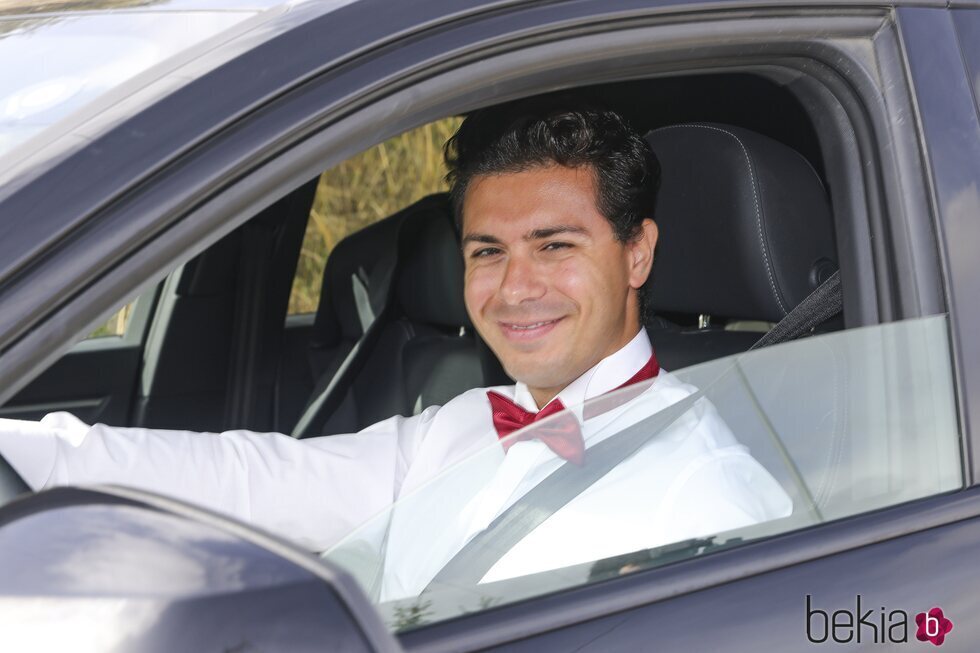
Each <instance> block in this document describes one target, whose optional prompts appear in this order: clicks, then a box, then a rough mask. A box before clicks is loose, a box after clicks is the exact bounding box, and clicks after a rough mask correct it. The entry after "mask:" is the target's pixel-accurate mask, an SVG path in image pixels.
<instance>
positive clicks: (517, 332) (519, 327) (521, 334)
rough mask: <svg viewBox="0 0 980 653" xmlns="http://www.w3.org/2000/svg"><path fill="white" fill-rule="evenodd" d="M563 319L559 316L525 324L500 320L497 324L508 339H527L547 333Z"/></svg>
mask: <svg viewBox="0 0 980 653" xmlns="http://www.w3.org/2000/svg"><path fill="white" fill-rule="evenodd" d="M563 319H564V318H560V317H559V318H556V319H554V320H541V321H539V322H528V323H525V324H514V323H508V322H500V323H499V324H500V326H501V329H502V330H503V332H504V335H505V336H506V337H507V338H508V339H510V340H520V341H527V340H532V339H534V338H539V337H541V336H544V335H545V334H547V333H549V332H550V331H551V330H552V329H553V328H554V327H555V325H556V324H558V323H559V322H561V321H562V320H563Z"/></svg>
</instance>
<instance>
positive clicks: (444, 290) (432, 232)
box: [396, 201, 471, 328]
mask: <svg viewBox="0 0 980 653" xmlns="http://www.w3.org/2000/svg"><path fill="white" fill-rule="evenodd" d="M405 228H406V229H408V228H411V233H408V234H406V236H407V238H404V239H403V240H402V244H401V248H402V249H401V252H400V254H399V259H400V261H399V274H398V286H397V289H396V293H397V295H396V298H397V300H398V302H399V304H400V305H401V309H402V311H403V313H404V314H405V315H406V316H407V317H409V318H410V319H412V320H414V321H417V322H423V323H426V324H435V325H439V326H446V327H453V328H456V327H461V326H465V327H467V328H470V327H471V324H470V319H469V317H468V316H467V314H466V305H465V304H464V302H463V256H462V253H461V252H460V248H459V240H458V239H457V237H456V229H455V226H454V223H453V217H452V211H451V210H450V207H449V203H448V201H447V202H446V205H445V210H444V211H443V212H441V213H440V214H439V215H435V214H434V212H433V214H431V215H429V216H427V219H425V220H413V221H412V223H411V224H409V223H406V225H405Z"/></svg>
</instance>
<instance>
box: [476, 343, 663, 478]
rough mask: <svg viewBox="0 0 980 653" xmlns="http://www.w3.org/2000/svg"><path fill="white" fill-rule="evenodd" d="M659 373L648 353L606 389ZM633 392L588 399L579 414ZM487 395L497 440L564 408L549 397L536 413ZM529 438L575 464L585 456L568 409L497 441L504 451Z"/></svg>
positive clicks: (620, 402)
mask: <svg viewBox="0 0 980 653" xmlns="http://www.w3.org/2000/svg"><path fill="white" fill-rule="evenodd" d="M659 373H660V365H658V364H657V358H656V356H653V355H651V356H650V360H648V361H647V362H646V364H645V365H644V366H643V367H641V368H640V369H639V371H638V372H637V373H636V374H634V375H633V376H632V377H630V379H629V380H628V381H627V382H626V383H624V384H622V385H620V386H618V387H616V388H613V390H610V392H613V391H615V390H619V389H621V388H625V387H627V386H630V385H633V384H634V383H639V382H640V381H646V380H647V379H652V378H653V377H655V376H657V374H659ZM637 394H639V392H637V393H623V395H615V396H611V397H608V398H607V399H605V400H604V399H601V398H600V399H598V400H596V401H593V402H590V403H589V404H588V405H587V406H586V408H585V412H584V415H583V417H584V418H585V419H591V418H593V417H596V416H598V415H601V414H602V413H605V412H607V411H609V410H612V409H613V408H616V407H618V406H621V405H623V404H625V403H626V402H628V401H630V400H631V399H633V398H634V397H636V395H637ZM487 398H488V399H489V400H490V408H491V410H492V415H493V427H494V428H495V429H496V430H497V437H499V438H501V439H503V438H505V437H507V436H508V435H510V434H511V433H513V432H514V431H517V430H518V429H522V428H524V427H525V426H527V425H528V424H532V423H534V422H537V421H538V420H542V419H544V418H546V417H550V416H552V415H555V414H557V413H561V412H562V411H564V410H565V405H564V404H562V403H561V400H560V399H557V398H556V399H553V400H551V401H550V402H549V403H548V405H547V406H545V407H544V408H542V409H541V410H539V411H538V412H537V413H532V412H531V411H528V410H524V409H523V408H521V407H520V406H518V405H517V404H515V403H514V402H513V401H511V400H510V399H508V398H507V397H505V396H503V395H502V394H499V393H497V392H494V391H492V390H488V391H487ZM531 439H536V440H541V441H542V442H544V443H545V444H546V445H547V446H548V448H549V449H551V450H552V451H553V452H555V454H556V455H558V456H561V457H562V458H564V459H565V460H568V461H570V462H573V463H575V464H576V465H581V464H582V460H583V459H584V456H585V441H584V440H583V439H582V432H581V431H580V430H579V427H578V421H577V420H576V419H575V415H574V414H572V413H571V412H565V413H564V414H563V415H562V416H561V417H558V418H556V419H553V420H550V421H549V422H548V424H547V425H546V426H542V427H540V428H537V429H534V430H533V431H531V432H528V433H523V434H521V435H518V436H517V437H516V438H511V439H509V440H504V441H503V442H501V444H502V445H503V447H504V452H506V451H507V450H508V449H509V448H510V446H511V445H512V444H514V443H515V442H520V441H521V440H531Z"/></svg>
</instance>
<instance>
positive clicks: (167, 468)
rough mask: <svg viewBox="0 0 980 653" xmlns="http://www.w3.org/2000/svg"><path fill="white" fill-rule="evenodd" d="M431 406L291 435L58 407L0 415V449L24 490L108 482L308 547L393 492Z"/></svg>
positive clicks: (321, 543)
mask: <svg viewBox="0 0 980 653" xmlns="http://www.w3.org/2000/svg"><path fill="white" fill-rule="evenodd" d="M436 410H437V409H435V408H433V409H429V410H428V411H426V412H424V413H422V414H421V415H418V416H415V417H411V418H403V417H393V418H391V419H388V420H385V421H383V422H379V423H378V424H375V425H373V426H371V427H369V428H367V429H364V430H363V431H361V432H360V433H357V434H351V435H335V436H328V437H322V438H310V439H308V440H296V439H294V438H291V437H289V436H286V435H282V434H279V433H254V432H251V431H244V430H238V431H226V432H224V433H194V432H190V431H171V430H154V429H144V428H115V427H109V426H105V425H103V424H96V425H95V426H91V427H90V426H88V425H86V424H84V423H82V422H81V421H79V420H77V419H76V418H74V417H72V416H71V415H69V414H67V413H53V414H51V415H48V416H46V417H45V418H44V419H42V420H41V421H40V422H26V421H20V420H7V419H0V454H3V456H4V458H6V459H7V461H8V462H9V463H10V464H11V465H12V466H13V467H14V468H15V469H16V470H17V471H18V473H20V474H21V476H23V477H24V479H25V481H27V483H28V485H30V486H31V488H32V489H35V490H41V489H45V488H49V487H53V486H57V485H86V484H94V483H114V484H119V485H128V486H131V487H137V488H140V489H145V490H150V491H154V492H158V493H160V494H165V495H168V496H172V497H176V498H179V499H183V500H186V501H188V502H191V503H196V504H199V505H202V506H205V507H208V508H211V509H213V510H216V511H218V512H221V513H224V514H228V515H231V516H233V517H236V518H238V519H241V520H243V521H247V522H251V523H254V524H256V525H257V526H260V527H262V528H265V529H267V530H269V531H271V532H274V533H276V534H278V535H281V536H284V537H287V538H290V539H293V540H295V541H297V542H298V543H299V544H301V545H302V546H304V547H307V548H309V549H311V550H314V551H319V550H323V549H326V548H327V547H328V546H330V545H331V544H333V543H334V542H336V541H337V540H338V539H339V538H341V537H342V536H344V535H345V534H347V533H348V532H349V531H351V530H353V529H354V528H355V527H357V526H358V525H360V524H361V523H363V522H364V521H365V520H367V519H368V518H369V517H371V516H372V515H374V514H375V513H377V512H379V511H380V510H382V509H384V508H385V507H386V506H388V505H389V504H390V503H391V502H392V501H393V500H394V498H395V496H396V494H397V492H398V488H399V487H400V484H401V480H402V479H403V478H404V475H405V473H406V471H407V469H408V465H409V464H410V462H411V460H412V458H413V457H414V453H415V451H417V448H418V445H419V443H420V442H421V439H422V437H424V434H425V431H426V430H427V428H428V424H429V423H430V422H431V419H432V417H433V416H434V414H435V412H436Z"/></svg>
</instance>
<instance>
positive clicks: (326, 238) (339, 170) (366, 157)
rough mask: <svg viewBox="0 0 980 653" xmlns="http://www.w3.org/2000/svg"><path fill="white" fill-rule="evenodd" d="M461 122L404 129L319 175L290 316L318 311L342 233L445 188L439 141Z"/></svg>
mask: <svg viewBox="0 0 980 653" xmlns="http://www.w3.org/2000/svg"><path fill="white" fill-rule="evenodd" d="M459 123H460V119H459V118H445V119H443V120H438V121H436V122H432V123H429V124H426V125H423V126H421V127H418V128H416V129H413V130H410V131H407V132H404V133H402V134H400V135H398V136H396V137H394V138H391V139H389V140H387V141H384V142H383V143H380V144H378V145H376V146H374V147H372V148H371V149H369V150H366V151H364V152H362V153H361V154H358V155H356V156H353V157H351V158H349V159H346V160H345V161H343V162H342V163H340V164H339V165H337V166H336V167H334V168H331V169H330V170H327V171H326V172H324V173H323V174H322V175H321V176H320V180H319V182H318V183H317V189H316V196H315V198H314V200H313V207H312V209H311V210H310V219H309V222H308V223H307V225H306V233H305V235H304V237H303V246H302V249H301V250H300V256H299V262H298V263H297V266H296V277H295V278H294V280H293V287H292V291H291V293H290V296H289V311H288V314H289V315H298V314H304V313H313V312H315V311H316V309H317V306H318V305H319V303H320V290H321V283H322V279H323V270H324V268H325V267H326V264H327V257H329V256H330V252H331V251H333V248H334V246H335V245H336V244H337V243H338V242H340V241H341V240H342V239H343V238H345V237H346V236H349V235H350V234H352V233H354V232H355V231H359V230H361V229H363V228H364V227H366V226H368V225H370V224H373V223H375V222H377V221H378V220H381V219H383V218H386V217H388V216H390V215H392V214H394V213H395V212H397V211H398V210H399V209H401V208H403V207H406V206H408V205H410V204H412V203H413V202H416V201H418V200H419V199H421V198H422V197H425V196H426V195H431V194H432V193H438V192H442V191H445V190H447V189H448V186H447V185H446V180H445V177H446V167H445V164H444V163H443V158H442V146H443V143H445V142H446V140H447V139H448V138H449V137H450V136H452V134H453V133H454V132H455V131H456V128H457V127H458V126H459Z"/></svg>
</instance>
